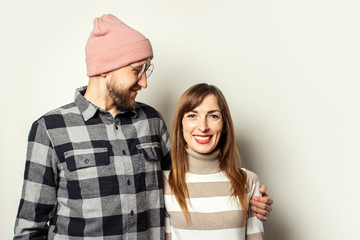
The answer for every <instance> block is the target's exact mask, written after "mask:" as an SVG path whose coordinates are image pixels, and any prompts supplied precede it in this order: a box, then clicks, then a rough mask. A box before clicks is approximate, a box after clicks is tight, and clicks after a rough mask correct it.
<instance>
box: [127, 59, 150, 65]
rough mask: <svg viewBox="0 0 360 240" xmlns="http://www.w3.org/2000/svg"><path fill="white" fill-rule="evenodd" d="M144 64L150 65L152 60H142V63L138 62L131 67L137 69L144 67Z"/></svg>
mask: <svg viewBox="0 0 360 240" xmlns="http://www.w3.org/2000/svg"><path fill="white" fill-rule="evenodd" d="M144 63H146V65H150V63H151V59H150V58H148V59H144V60H141V61H138V62H134V63H131V64H130V65H132V66H134V67H136V66H141V65H143V64H144Z"/></svg>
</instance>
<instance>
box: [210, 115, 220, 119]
mask: <svg viewBox="0 0 360 240" xmlns="http://www.w3.org/2000/svg"><path fill="white" fill-rule="evenodd" d="M210 118H214V119H220V116H219V115H216V114H211V115H210Z"/></svg>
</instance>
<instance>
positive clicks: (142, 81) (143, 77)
mask: <svg viewBox="0 0 360 240" xmlns="http://www.w3.org/2000/svg"><path fill="white" fill-rule="evenodd" d="M138 84H139V86H140V87H142V88H147V77H146V72H144V73H143V74H142V75H141V76H140V78H139V80H138Z"/></svg>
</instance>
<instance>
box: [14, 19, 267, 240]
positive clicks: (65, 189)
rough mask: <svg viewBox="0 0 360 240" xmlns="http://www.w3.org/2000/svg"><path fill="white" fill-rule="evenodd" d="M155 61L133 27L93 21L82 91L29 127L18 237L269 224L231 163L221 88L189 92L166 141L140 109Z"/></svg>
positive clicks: (246, 175) (236, 233)
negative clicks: (86, 79)
mask: <svg viewBox="0 0 360 240" xmlns="http://www.w3.org/2000/svg"><path fill="white" fill-rule="evenodd" d="M152 58H153V52H152V47H151V44H150V42H149V40H148V39H147V38H145V37H144V36H143V35H142V34H141V33H139V32H138V31H136V30H134V29H132V28H130V27H129V26H127V25H126V24H124V23H123V22H121V21H120V20H119V19H117V18H116V17H114V16H112V15H104V16H102V17H100V18H96V19H95V20H94V29H93V31H92V32H91V34H90V36H89V39H88V42H87V45H86V64H87V74H88V76H89V83H88V86H86V87H82V88H79V89H77V91H76V93H75V101H74V102H73V103H70V104H68V105H65V106H63V107H60V108H58V109H55V110H53V111H51V112H49V113H47V114H45V115H44V116H42V117H40V118H39V119H38V120H36V121H35V122H34V123H33V125H32V127H31V130H30V133H29V138H28V150H27V156H26V166H25V174H24V185H23V191H22V198H21V201H20V205H19V211H18V215H17V219H16V224H15V236H14V239H164V238H165V225H166V232H167V234H166V236H167V237H173V238H174V239H175V238H177V236H178V235H179V237H180V238H181V239H189V238H193V239H196V238H198V237H197V235H193V234H201V235H202V237H206V238H210V237H209V234H214V235H211V236H213V238H214V237H215V236H218V235H216V234H221V233H222V232H223V234H222V235H221V236H222V237H221V239H222V238H224V237H229V238H236V239H238V238H240V235H241V236H242V237H243V238H244V236H245V235H244V234H245V232H247V234H250V235H249V236H248V239H250V236H252V237H253V239H257V238H256V237H260V239H261V236H262V234H261V232H262V225H261V222H259V221H258V220H256V218H255V217H254V214H255V213H257V215H256V216H257V217H258V218H259V219H261V220H266V217H267V216H268V214H269V213H270V211H271V204H272V199H271V198H270V197H268V196H264V197H261V194H260V192H259V181H258V180H257V178H256V175H254V174H253V173H251V172H249V171H247V170H245V169H239V168H237V167H236V163H235V160H236V159H237V150H236V147H235V145H234V142H235V141H234V134H233V128H232V123H231V118H230V114H229V111H228V108H227V104H226V101H225V99H224V98H223V96H222V94H221V92H220V91H219V90H218V89H216V88H215V87H213V86H208V85H206V84H200V85H197V86H194V87H192V88H190V89H189V90H188V91H187V92H185V93H184V95H183V96H182V97H181V99H180V101H179V104H178V107H177V110H176V114H177V115H176V116H175V119H176V121H174V128H173V129H174V130H173V136H172V137H173V141H172V146H171V143H170V137H169V134H168V132H167V129H166V126H165V123H164V121H163V119H162V117H161V115H160V114H159V113H158V112H157V111H156V110H155V109H153V108H152V107H150V106H148V105H146V104H143V103H138V102H135V98H136V95H137V92H138V91H139V90H140V89H142V88H146V87H147V78H148V77H149V76H150V74H151V73H152V70H153V65H152V64H151V59H152ZM209 146H210V147H209ZM170 147H172V153H171V151H170ZM171 156H172V157H173V159H172V160H171ZM171 161H172V165H173V166H172V170H171V171H170V172H167V171H165V170H168V169H170V166H171ZM163 171H164V172H163ZM163 176H164V179H163ZM163 186H164V187H163ZM197 189H198V190H202V191H197ZM260 189H261V192H262V193H263V194H265V188H264V187H263V188H260ZM164 193H165V198H164ZM256 195H257V196H258V197H257V198H252V200H250V201H251V210H253V212H255V213H253V212H250V211H248V209H249V198H250V197H251V196H256ZM265 195H266V194H265ZM213 196H216V197H215V199H216V201H215V202H214V201H213V199H211V197H213ZM200 197H201V198H200ZM164 199H165V202H164ZM174 199H175V201H174ZM228 200H229V201H228ZM199 201H200V202H199ZM199 204H200V205H199ZM164 205H165V207H164ZM198 206H201V207H202V209H205V210H206V211H205V212H202V213H206V212H208V214H206V215H205V217H203V216H204V215H203V214H202V213H201V209H200V211H199V212H196V211H197V207H198ZM165 208H166V213H165ZM247 212H249V213H247ZM165 215H166V220H165ZM199 218H201V221H199ZM205 219H206V221H205ZM216 222H221V224H219V223H216ZM165 223H166V224H165ZM199 224H202V225H199ZM245 226H247V230H246V228H245ZM249 227H250V228H249ZM186 229H188V230H189V231H187V230H186ZM215 229H217V230H215ZM219 229H224V230H219ZM191 230H195V231H191ZM205 230H214V231H205ZM186 234H190V235H186ZM215 238H217V237H215ZM240 239H241V238H240Z"/></svg>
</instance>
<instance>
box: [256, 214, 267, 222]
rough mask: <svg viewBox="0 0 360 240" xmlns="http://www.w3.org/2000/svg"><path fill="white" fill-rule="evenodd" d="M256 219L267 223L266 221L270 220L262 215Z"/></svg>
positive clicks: (257, 215) (258, 215)
mask: <svg viewBox="0 0 360 240" xmlns="http://www.w3.org/2000/svg"><path fill="white" fill-rule="evenodd" d="M256 218H257V219H259V220H260V221H262V222H265V221H266V220H268V218H267V217H265V216H263V215H260V214H256Z"/></svg>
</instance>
